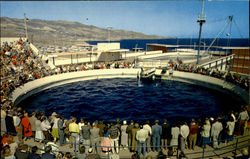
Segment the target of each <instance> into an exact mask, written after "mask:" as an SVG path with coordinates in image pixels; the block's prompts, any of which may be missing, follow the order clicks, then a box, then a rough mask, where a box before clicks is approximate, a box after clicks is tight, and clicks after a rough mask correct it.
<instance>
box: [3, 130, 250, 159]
mask: <svg viewBox="0 0 250 159" xmlns="http://www.w3.org/2000/svg"><path fill="white" fill-rule="evenodd" d="M1 133H2V134H3V133H5V132H2V131H1ZM7 134H9V135H13V136H22V137H23V138H25V136H24V135H21V134H17V133H7ZM26 138H29V139H32V138H33V139H34V140H35V138H34V137H26ZM240 139H242V141H239V140H240ZM100 141H101V140H100ZM225 141H227V140H217V142H218V143H223V142H225ZM19 142H20V141H19ZM49 142H52V143H55V142H54V141H51V140H45V139H44V140H43V141H42V143H43V147H44V148H45V147H46V145H47V144H48V143H49ZM58 142H59V141H58ZM136 142H137V141H136ZM244 142H247V143H246V144H241V143H244ZM64 144H66V145H69V144H71V145H73V144H74V143H73V142H65V143H64ZM212 144H213V141H212V140H211V141H209V142H208V143H207V145H212ZM27 145H28V146H29V147H32V146H31V145H29V144H27ZM49 145H50V144H49ZM76 145H77V146H78V147H80V146H86V147H91V148H92V149H96V150H97V151H96V153H97V154H98V155H100V157H101V158H108V159H110V156H111V154H112V153H111V150H112V148H114V149H115V148H116V147H115V146H102V145H92V144H81V143H80V141H78V142H77V143H76ZM50 146H52V147H53V146H55V145H50ZM249 146H250V135H245V136H239V137H234V138H233V141H231V142H230V145H226V146H225V147H222V148H217V149H212V150H206V148H205V147H204V146H203V148H202V151H197V152H193V153H185V155H190V154H201V157H198V158H202V159H204V158H210V157H214V156H218V154H215V155H213V156H205V154H206V153H209V152H215V151H225V150H228V151H226V152H224V154H226V153H230V152H233V153H234V156H236V155H237V150H239V149H242V148H245V147H249ZM58 147H60V146H58V145H57V146H56V148H58ZM120 147H121V146H118V150H119V151H120ZM165 147H166V148H167V149H169V148H176V154H175V155H174V156H176V157H178V155H179V151H180V150H179V148H178V145H172V146H165ZM98 148H99V151H98ZM102 148H107V149H108V150H109V151H107V152H108V154H107V156H105V155H101V154H99V152H101V151H102ZM123 148H127V149H128V150H129V149H132V148H139V147H138V146H123ZM140 148H141V149H142V148H143V147H140ZM146 148H147V146H146ZM152 148H153V146H150V149H152ZM38 149H39V150H41V151H44V149H43V148H38ZM72 149H73V147H72ZM160 149H162V146H161V145H160ZM87 151H88V150H85V152H87ZM59 152H64V153H65V151H62V150H53V148H52V153H53V154H57V153H59ZM67 152H69V151H67ZM78 153H79V152H78ZM78 153H77V152H74V154H75V155H76V156H77V155H78ZM141 154H143V151H141ZM142 156H143V155H142ZM145 157H146V156H143V159H144V158H145ZM120 158H122V157H120ZM198 158H197V159H198Z"/></svg>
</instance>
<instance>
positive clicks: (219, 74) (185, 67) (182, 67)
mask: <svg viewBox="0 0 250 159" xmlns="http://www.w3.org/2000/svg"><path fill="white" fill-rule="evenodd" d="M168 68H171V69H172V70H176V71H183V72H191V73H198V74H202V75H206V76H212V77H215V78H219V79H222V80H225V81H227V82H231V83H234V84H236V85H238V86H240V87H241V88H243V89H245V90H249V79H248V77H244V76H241V75H240V74H239V73H237V72H236V73H231V72H230V71H229V70H228V71H220V70H219V69H218V68H204V67H201V66H198V65H196V64H184V63H182V62H172V61H170V62H169V65H168Z"/></svg>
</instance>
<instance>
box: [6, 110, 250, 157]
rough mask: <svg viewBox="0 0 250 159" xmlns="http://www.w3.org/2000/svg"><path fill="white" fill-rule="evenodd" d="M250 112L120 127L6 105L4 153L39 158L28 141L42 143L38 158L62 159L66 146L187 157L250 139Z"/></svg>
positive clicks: (79, 151) (80, 151)
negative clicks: (200, 149)
mask: <svg viewBox="0 0 250 159" xmlns="http://www.w3.org/2000/svg"><path fill="white" fill-rule="evenodd" d="M249 112H250V107H249V106H245V107H242V110H241V111H240V112H235V113H234V112H229V113H225V114H222V115H220V116H218V117H210V118H204V119H196V120H195V119H192V120H191V121H181V122H180V121H178V122H177V121H176V122H174V123H172V124H169V123H168V122H167V120H166V119H164V120H162V121H159V120H155V122H154V123H150V121H148V120H147V121H145V122H136V121H133V120H131V121H130V123H127V121H123V122H122V123H121V121H120V120H119V119H117V120H116V122H107V121H95V122H93V123H90V122H88V121H86V120H85V119H84V118H82V119H80V120H79V122H77V119H76V118H75V117H71V118H70V119H64V117H63V116H61V115H58V114H57V113H56V112H53V113H52V114H51V116H46V115H45V113H44V112H40V111H38V110H37V111H36V112H33V113H32V114H31V116H29V114H28V113H27V112H26V111H25V110H23V109H22V108H21V107H18V108H16V107H11V106H9V107H2V109H1V132H2V134H3V135H1V141H2V142H1V144H2V145H1V146H2V155H3V156H6V158H7V157H8V156H11V155H12V156H15V157H16V158H22V157H20V156H22V155H24V154H23V153H26V154H25V155H27V156H29V155H31V154H36V153H37V152H36V151H35V150H33V148H32V151H31V152H28V146H27V145H25V144H24V142H25V141H27V140H34V141H35V142H37V144H41V145H43V144H44V151H41V152H40V153H41V154H39V157H40V158H43V157H42V156H44V155H45V154H44V153H48V154H51V155H53V156H54V157H52V158H55V157H56V156H62V155H63V153H62V152H60V149H61V148H60V147H62V146H64V145H66V146H69V148H70V149H73V151H74V153H69V152H67V153H66V154H68V156H70V155H71V158H73V157H74V158H77V157H79V155H80V156H81V158H87V157H88V156H89V155H97V156H98V155H100V154H101V152H102V153H104V154H105V153H106V154H107V153H108V152H109V153H110V155H111V156H113V158H119V151H120V150H122V149H127V150H129V151H130V152H133V153H136V154H138V155H139V156H144V157H146V155H147V154H148V153H149V152H151V151H154V152H158V153H162V150H166V151H168V153H169V155H170V154H173V153H175V152H176V150H180V153H179V154H182V155H183V156H185V152H186V149H189V150H191V151H192V150H195V148H196V146H199V147H204V148H206V146H207V145H210V146H212V147H213V148H215V149H217V148H219V145H220V144H222V143H223V144H225V145H227V144H231V143H232V141H233V140H234V137H235V136H240V135H247V134H248V135H249V132H250V125H249V124H250V121H249ZM13 135H14V136H17V139H18V140H17V141H13ZM47 147H50V148H47ZM48 154H47V155H48ZM66 154H65V155H66ZM99 157H100V156H99ZM46 158H48V157H46ZM57 158H58V157H57ZM79 158H80V157H79ZM22 159H23V158H22Z"/></svg>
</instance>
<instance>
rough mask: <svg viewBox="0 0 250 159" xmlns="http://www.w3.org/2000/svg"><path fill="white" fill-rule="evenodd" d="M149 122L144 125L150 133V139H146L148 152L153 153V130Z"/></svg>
mask: <svg viewBox="0 0 250 159" xmlns="http://www.w3.org/2000/svg"><path fill="white" fill-rule="evenodd" d="M149 124H150V122H149V120H147V121H146V123H145V124H144V125H143V129H145V130H147V131H148V137H147V139H146V150H147V152H148V153H149V152H150V151H151V135H152V128H151V127H150V125H149Z"/></svg>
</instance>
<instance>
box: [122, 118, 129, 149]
mask: <svg viewBox="0 0 250 159" xmlns="http://www.w3.org/2000/svg"><path fill="white" fill-rule="evenodd" d="M127 127H128V125H127V121H126V120H124V121H123V125H122V126H121V132H122V135H121V146H122V147H123V148H124V149H126V148H128V133H127V132H126V130H127Z"/></svg>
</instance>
